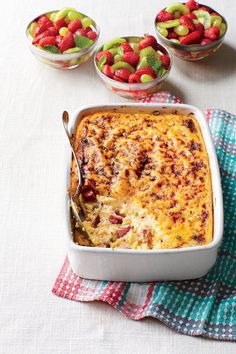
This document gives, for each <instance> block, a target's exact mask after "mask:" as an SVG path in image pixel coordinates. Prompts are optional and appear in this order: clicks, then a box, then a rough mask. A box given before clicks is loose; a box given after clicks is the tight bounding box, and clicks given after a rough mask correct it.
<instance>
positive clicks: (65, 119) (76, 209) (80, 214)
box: [62, 111, 86, 232]
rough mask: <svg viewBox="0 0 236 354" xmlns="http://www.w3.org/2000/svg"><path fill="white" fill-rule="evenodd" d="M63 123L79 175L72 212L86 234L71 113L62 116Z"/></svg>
mask: <svg viewBox="0 0 236 354" xmlns="http://www.w3.org/2000/svg"><path fill="white" fill-rule="evenodd" d="M62 122H63V126H64V129H65V132H66V135H67V137H68V139H69V143H70V147H71V150H72V153H73V157H74V159H75V162H76V167H77V173H78V185H77V188H76V191H75V193H74V194H73V195H70V204H71V209H72V212H73V214H74V216H75V218H76V221H78V223H79V225H80V227H81V229H82V230H83V231H85V232H86V230H85V228H84V225H83V220H84V214H83V210H82V208H81V207H80V206H79V205H78V203H79V198H76V197H78V196H79V194H80V192H81V187H82V176H81V171H80V167H79V161H78V159H77V156H76V153H75V148H74V145H73V141H72V137H71V135H70V132H69V128H68V123H69V113H68V112H67V111H64V112H63V114H62ZM74 198H76V202H75V201H74Z"/></svg>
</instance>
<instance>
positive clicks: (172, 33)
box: [167, 31, 178, 39]
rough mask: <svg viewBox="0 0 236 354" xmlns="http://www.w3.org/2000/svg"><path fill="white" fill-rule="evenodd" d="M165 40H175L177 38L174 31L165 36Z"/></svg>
mask: <svg viewBox="0 0 236 354" xmlns="http://www.w3.org/2000/svg"><path fill="white" fill-rule="evenodd" d="M167 38H168V39H176V38H178V35H177V33H175V32H174V31H170V32H169V33H168V35H167Z"/></svg>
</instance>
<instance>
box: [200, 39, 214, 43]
mask: <svg viewBox="0 0 236 354" xmlns="http://www.w3.org/2000/svg"><path fill="white" fill-rule="evenodd" d="M211 43H212V41H211V40H210V39H209V38H203V39H202V40H201V42H200V44H201V45H208V44H211Z"/></svg>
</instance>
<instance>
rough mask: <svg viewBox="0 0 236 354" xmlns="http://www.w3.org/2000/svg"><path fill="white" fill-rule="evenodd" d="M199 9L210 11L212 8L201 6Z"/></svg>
mask: <svg viewBox="0 0 236 354" xmlns="http://www.w3.org/2000/svg"><path fill="white" fill-rule="evenodd" d="M199 10H202V11H206V12H209V13H210V9H209V8H208V7H206V6H202V7H199Z"/></svg>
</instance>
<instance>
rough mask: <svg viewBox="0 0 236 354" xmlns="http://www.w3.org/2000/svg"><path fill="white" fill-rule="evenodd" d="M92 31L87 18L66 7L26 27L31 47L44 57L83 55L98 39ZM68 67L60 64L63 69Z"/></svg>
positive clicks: (92, 27) (92, 28)
mask: <svg viewBox="0 0 236 354" xmlns="http://www.w3.org/2000/svg"><path fill="white" fill-rule="evenodd" d="M96 28H97V27H96V24H95V22H94V21H93V20H92V19H91V18H89V17H87V16H86V15H84V14H82V13H80V12H78V11H77V10H75V9H73V8H68V7H66V8H63V9H61V10H59V11H54V12H48V13H46V14H43V15H41V16H39V17H38V18H36V19H35V20H34V21H32V22H31V23H30V25H29V26H28V38H30V39H31V43H32V44H33V46H35V47H37V48H38V49H41V50H43V51H45V52H48V53H52V54H63V55H64V54H74V53H80V52H83V53H84V52H85V51H86V52H87V51H88V49H89V47H91V46H92V45H93V44H94V42H95V41H96V39H97V37H98V31H97V30H96ZM69 64H70V63H69V62H67V61H63V65H64V66H65V67H67V66H69ZM74 64H75V62H74Z"/></svg>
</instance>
